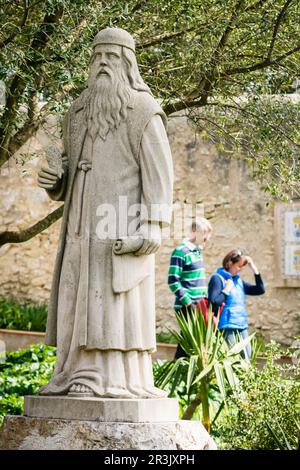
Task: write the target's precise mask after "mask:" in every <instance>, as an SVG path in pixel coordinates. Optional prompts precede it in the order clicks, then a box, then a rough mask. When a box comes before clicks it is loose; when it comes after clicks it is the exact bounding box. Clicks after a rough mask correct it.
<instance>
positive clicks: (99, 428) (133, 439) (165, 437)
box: [0, 396, 216, 450]
mask: <svg viewBox="0 0 300 470" xmlns="http://www.w3.org/2000/svg"><path fill="white" fill-rule="evenodd" d="M178 411H179V407H178V401H177V400H176V399H175V398H157V399H151V398H150V399H149V398H148V399H136V400H132V399H124V398H123V399H110V398H96V397H85V398H76V397H71V396H52V397H46V396H27V397H25V400H24V412H25V416H6V417H5V419H4V423H3V427H2V428H1V429H0V449H7V450H14V449H20V450H21V449H24V450H25V449H26V450H35V449H37V450H47V449H49V450H50V449H52V450H56V449H58V450H62V449H65V450H72V449H74V450H76V449H82V450H84V449H95V450H96V449H99V450H118V449H130V450H134V449H136V450H139V449H145V450H147V449H150V450H152V449H153V450H154V449H166V450H167V449H186V450H189V449H195V450H196V449H198V450H201V449H212V450H213V449H215V448H216V446H215V444H214V442H213V440H212V439H211V438H210V436H209V434H208V433H207V432H206V430H205V429H204V427H203V426H202V424H200V423H199V422H195V421H180V420H178Z"/></svg>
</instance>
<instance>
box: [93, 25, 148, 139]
mask: <svg viewBox="0 0 300 470" xmlns="http://www.w3.org/2000/svg"><path fill="white" fill-rule="evenodd" d="M88 88H89V98H88V100H87V103H86V117H87V122H88V132H89V134H90V135H91V137H92V139H93V140H95V138H96V137H97V135H99V136H100V137H101V138H102V139H103V140H105V139H106V136H107V134H108V132H109V131H110V130H111V131H113V130H114V129H117V128H118V127H119V125H120V123H121V122H122V121H123V120H125V119H126V117H127V106H128V104H129V101H130V98H131V95H132V90H136V91H146V92H148V93H150V90H149V88H148V86H147V85H146V84H145V83H144V81H143V79H142V77H141V75H140V73H139V69H138V65H137V61H136V57H135V44H134V40H133V37H132V36H131V35H130V34H129V33H127V31H125V30H124V29H121V28H105V29H103V30H102V31H100V32H99V33H98V34H97V35H96V36H95V38H94V41H93V53H92V56H91V61H90V74H89V80H88Z"/></svg>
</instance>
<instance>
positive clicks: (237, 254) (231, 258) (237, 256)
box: [222, 248, 247, 271]
mask: <svg viewBox="0 0 300 470" xmlns="http://www.w3.org/2000/svg"><path fill="white" fill-rule="evenodd" d="M242 258H243V253H242V251H241V250H238V249H237V248H235V249H234V250H231V251H229V253H227V255H226V256H225V257H224V259H223V261H222V266H223V268H224V269H225V270H226V271H228V270H229V268H230V265H229V263H230V262H232V263H233V264H235V263H238V262H239V261H240V260H241V259H242ZM245 264H247V261H246V260H245V259H244V265H245Z"/></svg>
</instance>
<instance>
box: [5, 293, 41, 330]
mask: <svg viewBox="0 0 300 470" xmlns="http://www.w3.org/2000/svg"><path fill="white" fill-rule="evenodd" d="M46 321H47V306H46V305H45V304H39V305H38V304H37V305H35V304H19V303H18V302H17V301H15V300H13V299H6V298H5V297H3V296H0V328H4V329H7V330H25V331H46Z"/></svg>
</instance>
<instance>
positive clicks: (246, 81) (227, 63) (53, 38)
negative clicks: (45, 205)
mask: <svg viewBox="0 0 300 470" xmlns="http://www.w3.org/2000/svg"><path fill="white" fill-rule="evenodd" d="M299 17H300V2H299V0H164V1H163V2H162V1H161V0H140V1H139V0H132V1H131V0H128V1H121V0H119V1H118V0H116V1H99V0H0V24H1V31H0V80H2V81H3V82H4V83H5V86H6V105H5V106H4V107H3V106H2V109H1V108H0V166H1V165H3V164H5V163H6V162H7V161H9V159H10V158H13V157H14V154H15V153H16V151H17V150H18V149H20V147H21V146H22V145H23V144H24V143H25V142H26V141H27V140H28V139H29V138H30V137H31V136H33V135H34V134H35V132H36V131H37V129H38V128H39V126H41V125H43V123H44V122H45V119H46V117H47V116H48V115H49V114H50V113H52V114H53V113H57V114H58V115H59V116H62V115H63V114H64V112H65V110H66V109H67V107H68V106H69V104H70V102H71V101H72V100H73V99H75V98H76V97H77V96H78V95H79V94H80V92H81V91H82V90H83V88H84V87H85V82H86V79H87V74H88V64H89V58H90V53H91V41H92V39H93V37H94V35H95V34H96V33H97V32H98V31H99V30H100V29H101V28H104V27H106V26H118V27H122V28H125V29H126V30H127V31H129V32H130V33H131V34H132V35H133V36H134V38H135V40H136V44H137V59H138V63H139V67H140V69H141V73H142V75H143V78H144V79H145V81H146V82H147V83H148V84H149V86H150V88H151V90H152V91H153V94H154V96H156V97H157V98H158V99H159V100H160V102H161V103H162V107H163V109H164V111H165V112H166V114H167V115H170V114H172V113H174V112H178V111H182V112H184V113H186V114H187V116H188V117H189V118H190V120H191V121H192V122H193V123H194V125H195V128H196V130H197V132H199V133H200V135H202V137H205V138H207V139H211V140H212V141H213V142H214V143H215V144H216V145H217V146H218V147H219V149H220V151H224V152H227V153H229V154H232V155H234V156H236V155H239V156H240V158H244V159H246V160H247V161H248V162H249V165H250V166H251V167H252V170H253V173H254V176H255V177H256V178H258V179H259V180H260V181H261V183H262V187H263V188H264V189H265V190H267V191H268V192H269V193H270V194H271V195H273V196H274V197H279V198H285V197H295V195H296V196H297V195H299V180H300V173H299V166H300V164H299V150H300V148H299V147H300V140H299V114H300V104H299V103H298V102H297V100H296V99H292V97H294V98H295V94H291V93H292V92H293V91H295V87H297V83H298V78H297V77H298V76H299V70H300V67H299V65H300V34H299V33H300V23H299ZM41 96H43V98H44V100H43V101H44V102H45V104H44V105H43V106H41V104H40V101H41V100H40V98H41ZM61 213H62V209H61V208H60V209H58V210H56V211H55V212H54V213H52V214H50V215H49V216H47V217H45V219H43V220H42V221H40V222H38V223H37V224H35V225H34V226H33V227H30V228H29V229H27V230H25V232H17V233H16V232H5V233H4V234H0V244H1V243H2V244H3V243H7V242H9V241H11V242H19V241H23V240H27V239H28V238H31V237H32V236H34V235H35V234H36V233H39V232H40V231H41V230H44V229H45V228H47V226H49V225H50V224H51V223H53V221H55V220H57V218H59V217H60V215H61Z"/></svg>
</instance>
